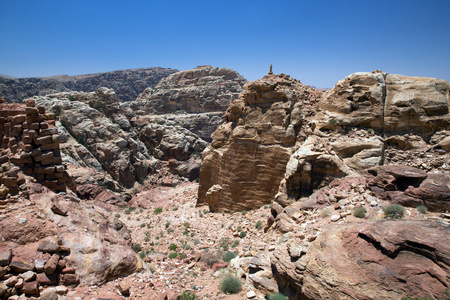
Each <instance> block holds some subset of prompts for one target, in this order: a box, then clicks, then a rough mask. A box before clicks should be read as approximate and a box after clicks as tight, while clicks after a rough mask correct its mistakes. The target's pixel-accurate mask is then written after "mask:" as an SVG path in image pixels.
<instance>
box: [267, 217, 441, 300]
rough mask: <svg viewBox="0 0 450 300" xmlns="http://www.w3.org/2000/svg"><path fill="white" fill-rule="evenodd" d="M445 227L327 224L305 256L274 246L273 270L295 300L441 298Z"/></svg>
mask: <svg viewBox="0 0 450 300" xmlns="http://www.w3.org/2000/svg"><path fill="white" fill-rule="evenodd" d="M448 229H449V228H448V226H444V225H441V224H438V223H435V222H428V221H423V222H416V221H403V220H397V221H378V222H371V223H365V224H355V225H348V226H336V225H335V226H329V227H327V228H326V229H325V230H324V231H323V232H322V233H321V234H320V235H319V236H318V237H317V239H316V240H315V241H314V242H313V243H312V244H311V246H310V247H309V248H308V250H307V253H306V254H302V255H300V256H295V255H293V254H292V252H290V251H288V247H286V246H284V245H283V246H280V247H279V248H277V250H276V251H275V252H274V255H273V256H272V267H273V268H274V270H275V272H274V273H275V274H276V277H277V279H278V282H279V283H282V284H283V285H284V286H283V288H285V289H286V290H288V291H291V292H292V291H294V292H296V297H297V298H298V299H401V298H402V297H428V298H432V299H433V298H436V299H441V298H443V297H444V290H445V289H446V288H447V287H448V283H447V277H448V274H449V271H450V264H449V262H450V257H449V256H450V248H449V245H450V240H449V237H450V235H449V234H448Z"/></svg>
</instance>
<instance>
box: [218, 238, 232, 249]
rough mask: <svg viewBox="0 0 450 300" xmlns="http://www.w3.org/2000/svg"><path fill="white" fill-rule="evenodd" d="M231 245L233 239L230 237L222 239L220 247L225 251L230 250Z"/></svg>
mask: <svg viewBox="0 0 450 300" xmlns="http://www.w3.org/2000/svg"><path fill="white" fill-rule="evenodd" d="M230 244H231V239H230V238H228V237H222V238H221V239H220V240H219V246H220V247H221V248H222V249H223V250H228V248H229V247H230Z"/></svg>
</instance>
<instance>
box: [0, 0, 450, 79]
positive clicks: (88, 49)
mask: <svg viewBox="0 0 450 300" xmlns="http://www.w3.org/2000/svg"><path fill="white" fill-rule="evenodd" d="M0 12H1V13H0V28H1V29H0V73H2V74H7V75H11V76H15V77H31V76H51V75H60V74H68V75H77V74H87V73H97V72H106V71H112V70H120V69H129V68H140V67H156V66H160V67H168V68H175V69H179V70H186V69H190V68H194V67H196V66H198V65H205V64H208V65H213V66H216V67H228V68H232V69H235V70H236V71H238V72H239V73H241V74H242V75H243V76H244V77H245V78H247V79H249V80H255V79H258V78H261V77H262V76H263V75H265V74H266V73H267V71H268V69H269V65H270V64H273V67H274V72H275V73H285V74H289V75H291V76H292V77H294V78H296V79H299V80H301V81H302V82H303V83H306V84H310V85H314V86H317V87H332V86H334V84H335V83H336V81H338V80H340V79H342V78H344V77H345V76H347V75H349V74H351V73H353V72H357V71H372V70H374V69H382V70H383V71H384V72H388V73H397V74H405V75H411V76H429V77H437V78H441V79H446V80H450V55H449V54H450V32H449V31H450V17H449V13H450V0H427V1H426V0H421V1H417V0H408V1H396V0H390V1H383V0H378V1H366V0H357V1H350V0H349V1H346V0H340V1H325V0H310V1H298V0H297V1H245V0H240V1H234V0H228V1H211V0H210V1H194V0H192V1H162V0H161V1H133V0H129V1H115V0H86V1H85V0H77V1H61V0H58V1H53V0H52V1H50V0H49V1H47V0H41V1H35V0H33V1H23V0H0Z"/></svg>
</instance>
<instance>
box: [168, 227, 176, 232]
mask: <svg viewBox="0 0 450 300" xmlns="http://www.w3.org/2000/svg"><path fill="white" fill-rule="evenodd" d="M174 231H175V229H173V228H167V233H171V232H174Z"/></svg>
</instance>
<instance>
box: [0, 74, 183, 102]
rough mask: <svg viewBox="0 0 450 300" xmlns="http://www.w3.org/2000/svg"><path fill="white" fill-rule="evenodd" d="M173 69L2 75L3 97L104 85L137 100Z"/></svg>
mask: <svg viewBox="0 0 450 300" xmlns="http://www.w3.org/2000/svg"><path fill="white" fill-rule="evenodd" d="M175 72H178V70H176V69H169V68H160V67H154V68H140V69H128V70H119V71H112V72H105V73H96V74H86V75H76V76H68V75H58V76H51V77H29V78H14V77H11V76H8V75H0V97H3V98H4V99H6V101H8V102H21V101H22V100H23V99H24V98H27V97H32V96H44V95H48V94H52V93H58V92H69V91H83V92H93V91H96V90H97V89H98V88H100V87H107V88H111V89H114V91H115V92H116V94H117V97H118V98H119V100H120V101H122V102H127V101H133V100H135V99H136V97H137V96H138V95H139V94H140V93H142V92H143V91H144V90H145V89H146V88H148V87H154V86H156V84H158V82H159V81H160V80H161V79H163V78H165V77H167V76H169V75H170V74H172V73H175Z"/></svg>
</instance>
